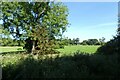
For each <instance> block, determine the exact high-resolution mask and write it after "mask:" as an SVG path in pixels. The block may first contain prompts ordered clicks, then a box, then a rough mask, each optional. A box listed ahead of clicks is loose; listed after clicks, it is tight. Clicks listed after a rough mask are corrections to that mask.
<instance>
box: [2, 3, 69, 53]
mask: <svg viewBox="0 0 120 80" xmlns="http://www.w3.org/2000/svg"><path fill="white" fill-rule="evenodd" d="M2 6H5V7H3V12H2V14H3V18H2V20H3V27H4V29H5V31H7V32H9V34H12V35H13V36H14V37H15V39H19V40H25V39H29V40H30V41H32V48H30V49H31V50H30V51H31V52H33V51H34V50H35V47H38V46H39V47H40V45H42V44H44V43H41V44H39V43H40V42H39V41H41V40H43V39H40V38H39V37H38V36H41V37H42V38H43V37H47V40H46V42H49V41H52V40H54V39H55V38H56V37H58V36H61V35H62V33H63V32H64V31H65V30H66V26H67V25H68V21H67V16H68V10H67V7H66V6H64V5H63V4H62V3H54V2H24V3H21V2H19V3H18V2H11V3H7V2H3V4H2ZM41 30H45V32H46V34H47V35H46V34H43V33H42V34H39V32H40V31H41ZM43 32H44V31H43ZM4 33H5V32H4ZM41 42H44V40H43V41H41ZM36 43H37V45H36V46H35V44H36ZM38 44H39V45H38ZM29 46H30V45H29Z"/></svg>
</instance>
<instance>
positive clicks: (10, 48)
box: [0, 46, 23, 52]
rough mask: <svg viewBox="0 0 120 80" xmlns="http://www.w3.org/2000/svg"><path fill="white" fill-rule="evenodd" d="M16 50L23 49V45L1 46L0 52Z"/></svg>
mask: <svg viewBox="0 0 120 80" xmlns="http://www.w3.org/2000/svg"><path fill="white" fill-rule="evenodd" d="M13 51H14V52H15V51H23V47H19V46H5V47H3V46H0V52H13Z"/></svg>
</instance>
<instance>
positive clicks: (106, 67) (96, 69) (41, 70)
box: [2, 52, 120, 80]
mask: <svg viewBox="0 0 120 80" xmlns="http://www.w3.org/2000/svg"><path fill="white" fill-rule="evenodd" d="M41 57H42V56H41ZM118 57H120V56H119V55H100V54H99V55H98V54H96V55H88V54H82V53H80V52H76V53H75V54H74V55H73V56H65V55H64V56H62V57H59V56H56V57H54V58H49V57H44V59H43V58H41V59H36V58H35V56H32V55H25V54H24V55H22V54H6V55H2V58H3V61H2V68H3V80H6V79H9V80H14V79H17V80H18V79H19V80H23V79H25V80H28V79H36V78H37V79H44V78H45V79H46V78H79V79H85V80H88V79H98V78H100V79H107V80H114V79H116V78H118V77H119V74H120V70H119V68H120V63H119V61H118Z"/></svg>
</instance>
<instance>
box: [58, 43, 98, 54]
mask: <svg viewBox="0 0 120 80" xmlns="http://www.w3.org/2000/svg"><path fill="white" fill-rule="evenodd" d="M98 47H100V46H88V45H85V46H83V45H74V46H65V47H64V49H58V51H60V52H61V53H63V54H71V53H74V52H76V51H80V52H85V53H95V52H96V50H97V49H98Z"/></svg>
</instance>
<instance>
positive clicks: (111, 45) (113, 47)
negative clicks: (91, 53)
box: [97, 38, 120, 54]
mask: <svg viewBox="0 0 120 80" xmlns="http://www.w3.org/2000/svg"><path fill="white" fill-rule="evenodd" d="M118 44H119V41H118V39H117V38H115V39H112V40H110V41H109V42H107V43H106V44H104V45H103V46H101V47H100V48H98V50H97V53H98V54H115V53H119V51H118V50H119V47H120V46H118Z"/></svg>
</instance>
